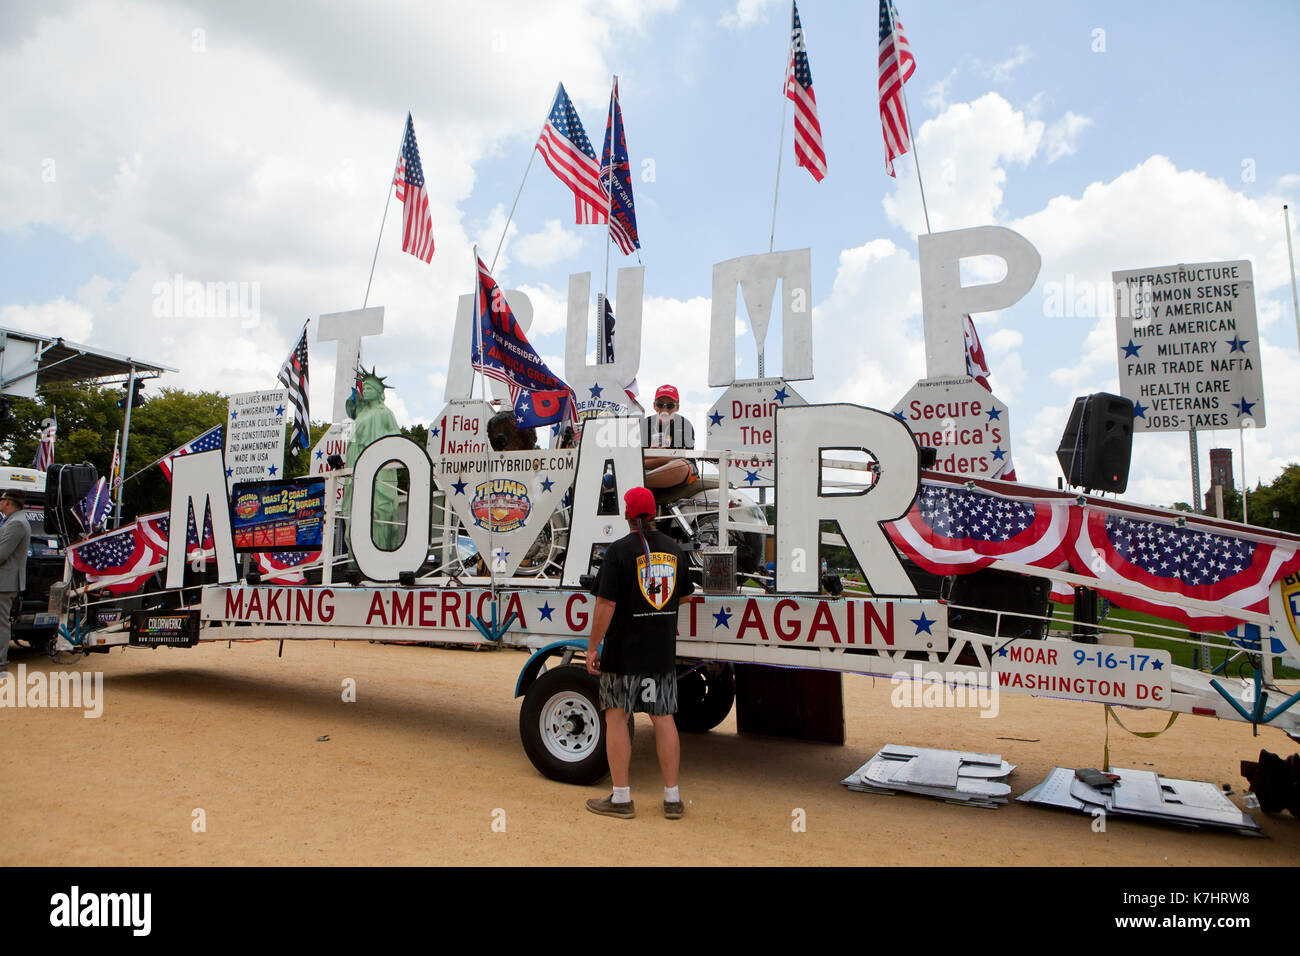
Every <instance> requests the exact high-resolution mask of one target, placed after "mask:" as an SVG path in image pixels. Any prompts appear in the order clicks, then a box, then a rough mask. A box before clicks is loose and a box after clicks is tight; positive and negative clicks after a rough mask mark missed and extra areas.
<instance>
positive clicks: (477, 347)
mask: <svg viewBox="0 0 1300 956" xmlns="http://www.w3.org/2000/svg"><path fill="white" fill-rule="evenodd" d="M477 300H478V301H477V308H476V311H477V315H478V329H479V334H478V336H476V337H475V341H474V344H473V347H472V352H471V361H472V362H473V365H474V368H475V369H477V370H478V371H480V372H482V373H483V374H484V375H486V376H488V377H489V378H494V379H496V380H497V381H499V382H504V383H505V384H506V387H507V388H509V389H510V401H511V402H512V403H517V402H518V401H519V398H520V393H521V392H531V393H541V394H542V395H548V394H552V393H555V392H562V393H563V394H564V395H566V396H568V400H567V401H566V402H564V403H563V405H564V406H565V414H567V415H568V416H570V417H572V418H574V419H576V417H577V413H576V411H575V410H574V407H573V390H572V389H571V388H569V386H568V385H567V384H565V382H564V380H563V379H561V378H560V377H559V376H557V375H555V374H553V373H552V372H551V370H550V369H549V368H547V367H546V363H545V362H543V361H542V357H541V356H540V355H538V354H537V350H536V349H534V348H533V347H532V345H531V344H530V343H529V341H528V337H527V336H526V335H524V330H523V329H522V328H521V327H520V325H519V323H518V322H517V321H516V320H515V316H514V313H513V312H511V311H510V306H509V305H508V304H507V303H506V297H505V293H503V292H502V291H501V289H500V288H498V286H497V284H496V281H495V280H494V279H493V278H492V274H491V273H490V272H488V267H487V265H486V264H485V263H484V262H483V260H482V259H479V260H478V296H477ZM517 416H518V411H516V417H517ZM547 424H550V423H549V422H547Z"/></svg>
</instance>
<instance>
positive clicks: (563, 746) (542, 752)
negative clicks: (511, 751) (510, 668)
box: [519, 664, 609, 786]
mask: <svg viewBox="0 0 1300 956" xmlns="http://www.w3.org/2000/svg"><path fill="white" fill-rule="evenodd" d="M519 738H520V740H522V741H523V744H524V753H526V754H528V759H529V760H530V761H532V764H533V766H534V767H536V768H537V769H538V770H539V771H541V773H542V775H543V776H545V777H548V778H550V779H551V780H558V781H559V782H560V783H575V784H579V785H581V786H586V785H588V784H593V783H595V782H596V781H598V780H600V779H601V778H603V777H605V776H606V775H607V774H608V773H609V762H608V760H606V758H605V714H604V711H602V710H601V709H600V680H599V678H597V677H594V676H592V675H591V674H588V673H587V668H586V667H585V666H579V665H576V664H566V665H564V666H561V667H555V668H552V669H551V670H548V671H546V672H545V673H543V674H542V675H541V676H539V677H538V678H537V680H535V681H533V684H532V686H531V687H529V688H528V692H527V693H526V694H525V695H524V703H523V706H522V707H520V709H519Z"/></svg>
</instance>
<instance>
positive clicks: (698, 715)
mask: <svg viewBox="0 0 1300 956" xmlns="http://www.w3.org/2000/svg"><path fill="white" fill-rule="evenodd" d="M678 670H679V673H678V675H677V729H678V730H680V731H683V732H684V733H688V734H702V733H707V732H708V731H710V730H712V729H713V728H714V727H716V726H718V724H720V723H722V722H723V721H724V720H726V719H727V715H728V714H729V713H731V706H732V704H734V703H735V702H736V669H735V667H734V666H732V665H731V664H721V663H711V664H703V665H701V666H700V667H698V668H696V669H695V670H690V668H689V667H687V666H682V665H679V666H678ZM686 671H688V673H682V672H686Z"/></svg>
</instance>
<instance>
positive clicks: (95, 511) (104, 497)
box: [75, 478, 111, 534]
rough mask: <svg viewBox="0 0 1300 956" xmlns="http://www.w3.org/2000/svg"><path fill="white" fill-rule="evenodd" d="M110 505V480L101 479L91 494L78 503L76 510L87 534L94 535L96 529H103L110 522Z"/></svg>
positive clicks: (91, 490)
mask: <svg viewBox="0 0 1300 956" xmlns="http://www.w3.org/2000/svg"><path fill="white" fill-rule="evenodd" d="M110 504H111V501H110V499H109V494H108V480H107V479H106V478H100V479H99V481H97V482H95V487H93V488H91V489H90V493H89V494H88V495H86V497H84V498H82V499H81V501H79V502H77V506H76V509H75V513H76V516H77V520H79V521H80V522H81V527H82V528H83V529H84V530H85V532H86V533H87V534H94V533H95V531H96V529H98V528H100V527H102V526H103V524H104V523H105V522H106V521H107V520H108V509H109V506H110Z"/></svg>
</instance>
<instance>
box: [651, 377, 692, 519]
mask: <svg viewBox="0 0 1300 956" xmlns="http://www.w3.org/2000/svg"><path fill="white" fill-rule="evenodd" d="M680 405H681V402H680V399H679V398H678V395H677V389H675V388H674V387H673V386H671V385H660V386H659V389H658V391H656V392H655V414H653V415H649V416H647V417H646V419H645V420H644V421H643V422H642V423H641V444H642V446H643V447H645V448H647V449H649V448H694V447H695V427H694V426H693V425H692V424H691V423H690V420H689V419H687V418H686V417H685V416H682V415H678V414H677V409H678V408H679V407H680ZM699 477H700V473H699V470H698V469H697V468H696V466H695V462H693V461H691V460H690V459H689V458H666V457H663V456H661V455H655V454H653V453H651V452H647V453H646V456H645V483H646V487H648V488H651V489H652V490H654V492H655V496H656V497H662V496H661V495H660V492H663V491H669V490H677V489H679V488H684V487H685V486H687V485H690V484H693V483H694V482H696V481H698V480H699Z"/></svg>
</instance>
